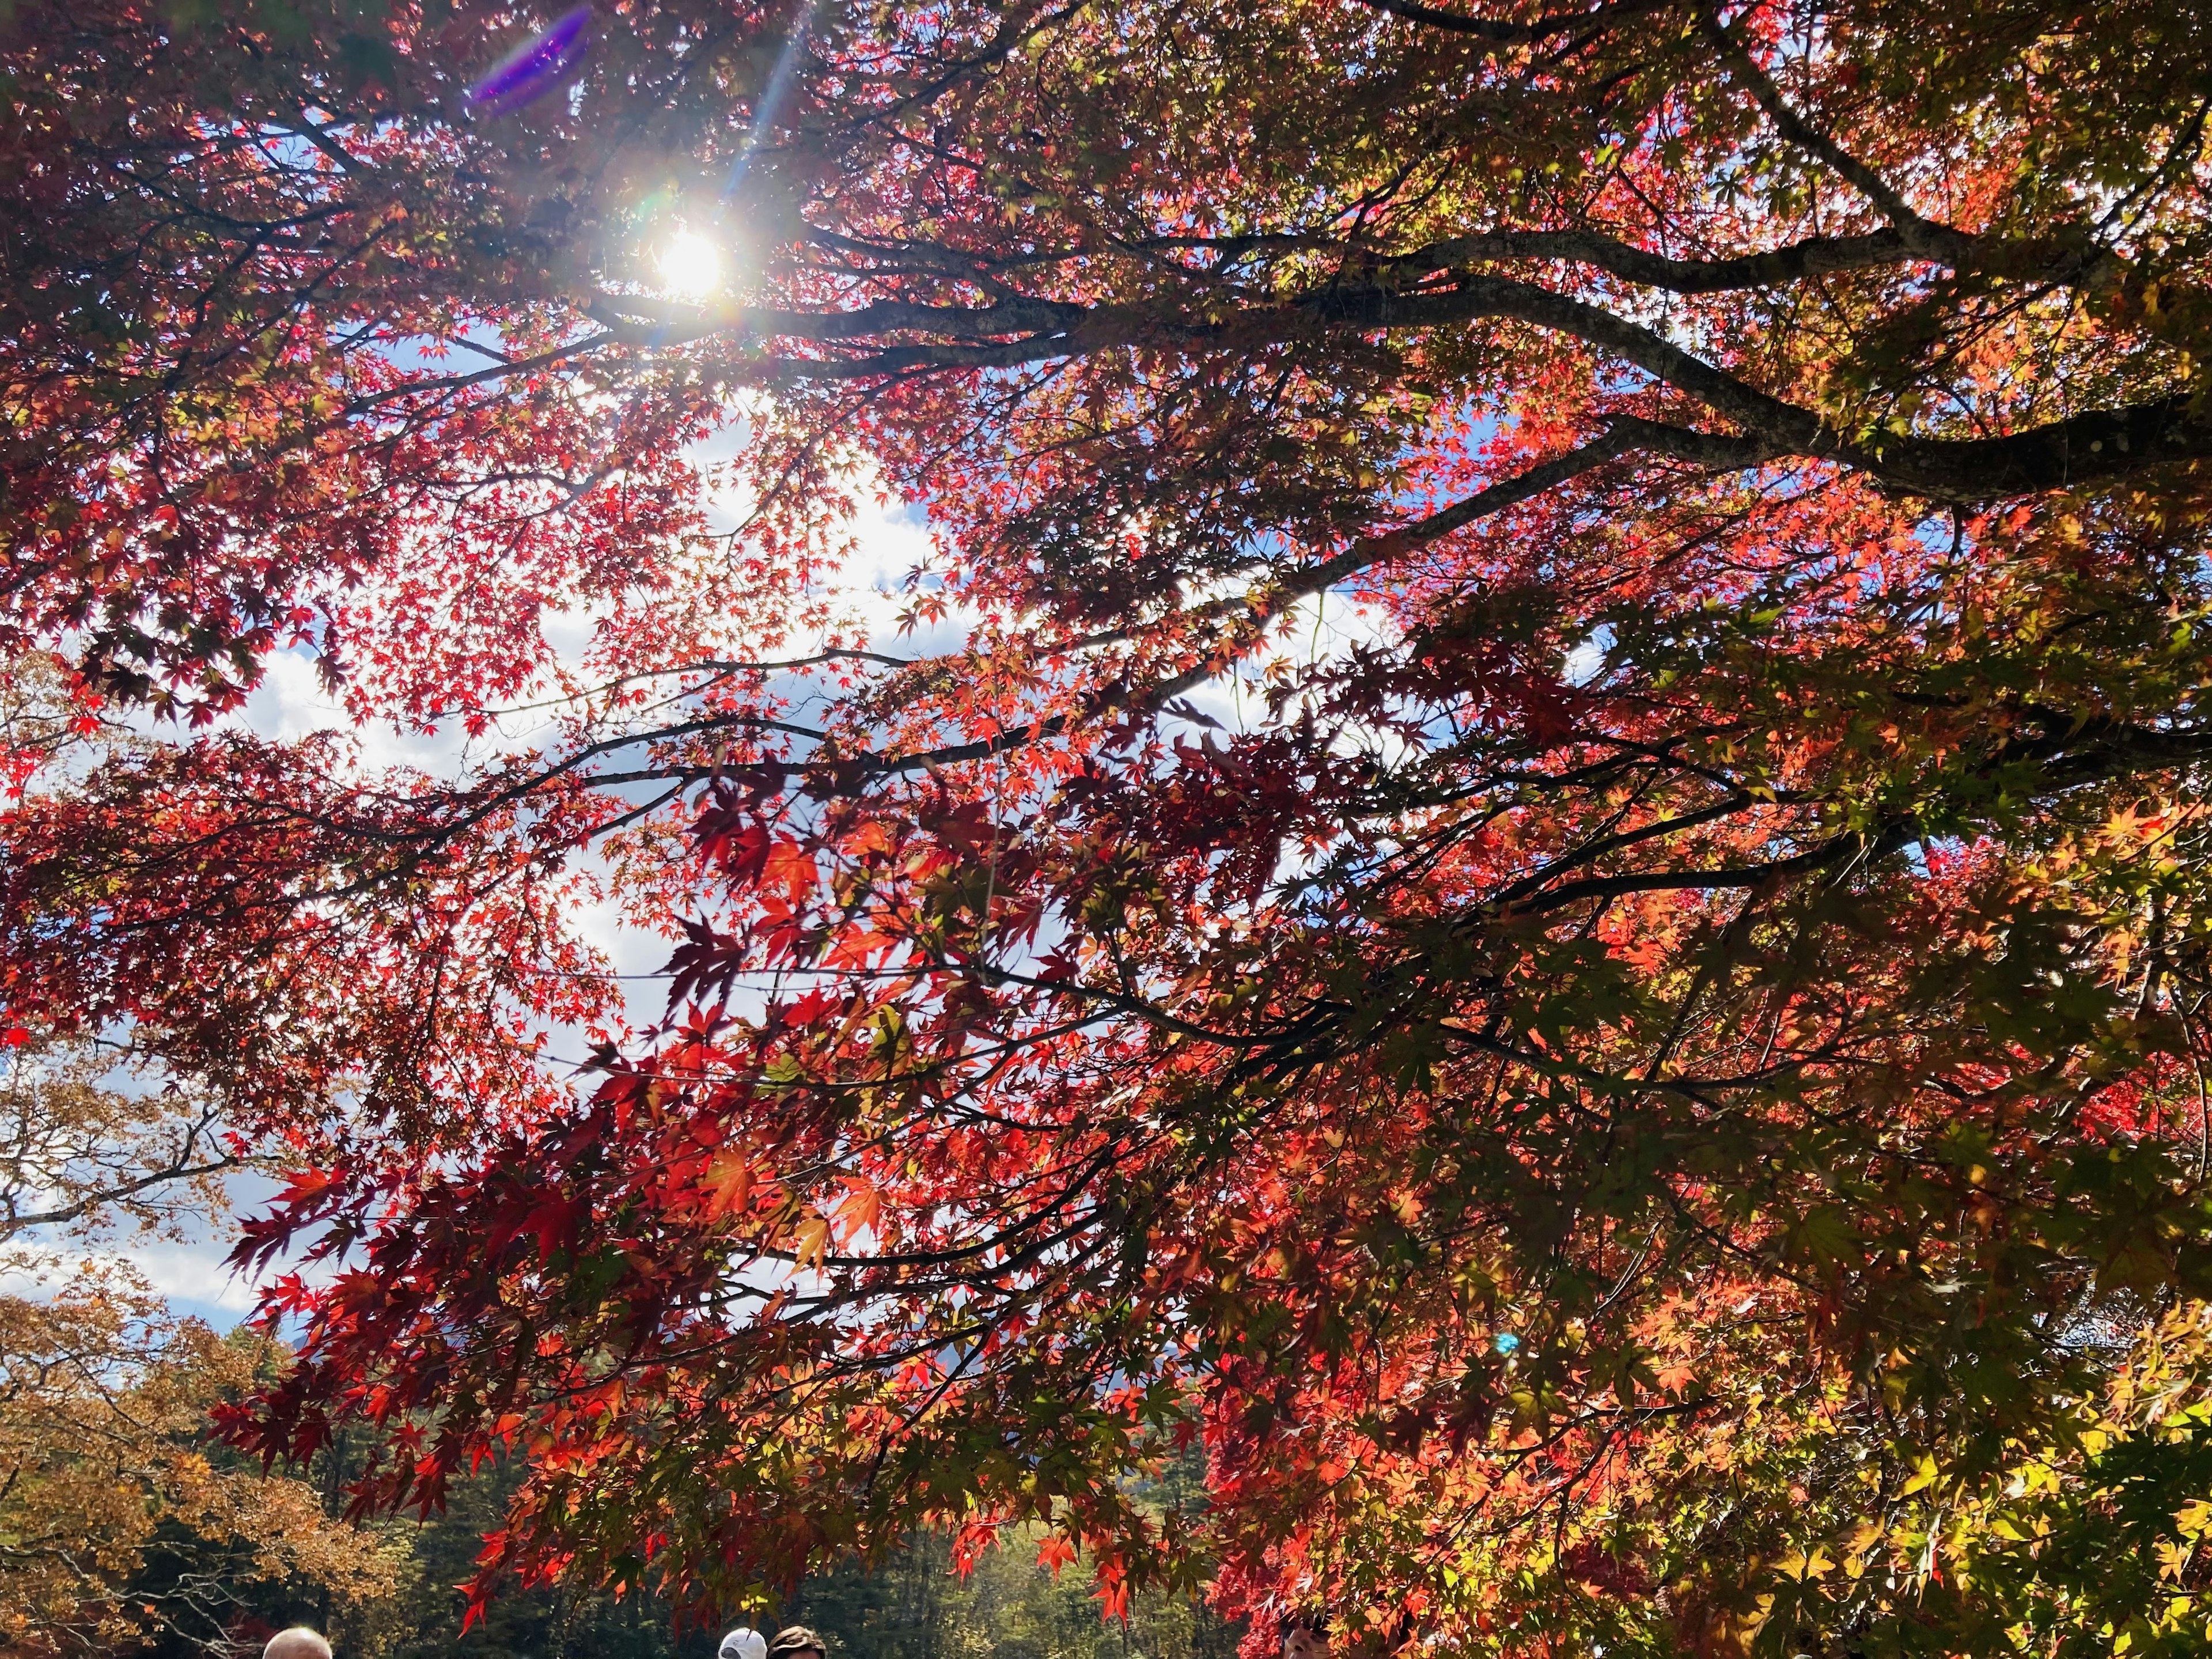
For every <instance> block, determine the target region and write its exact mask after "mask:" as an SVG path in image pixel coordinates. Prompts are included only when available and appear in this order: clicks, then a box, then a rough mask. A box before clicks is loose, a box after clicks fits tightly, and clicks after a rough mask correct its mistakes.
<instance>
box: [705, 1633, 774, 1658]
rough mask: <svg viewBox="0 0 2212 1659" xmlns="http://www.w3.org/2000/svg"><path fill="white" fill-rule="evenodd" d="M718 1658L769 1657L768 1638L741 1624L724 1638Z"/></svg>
mask: <svg viewBox="0 0 2212 1659" xmlns="http://www.w3.org/2000/svg"><path fill="white" fill-rule="evenodd" d="M716 1659H768V1638H767V1637H765V1636H763V1635H762V1634H761V1633H760V1632H758V1631H757V1630H754V1629H752V1628H750V1626H744V1625H740V1626H738V1627H737V1628H736V1629H735V1630H733V1631H732V1632H730V1633H729V1634H728V1635H727V1636H725V1637H724V1638H722V1645H721V1648H720V1650H719V1652H718V1654H717V1656H716Z"/></svg>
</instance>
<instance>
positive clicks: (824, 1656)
mask: <svg viewBox="0 0 2212 1659" xmlns="http://www.w3.org/2000/svg"><path fill="white" fill-rule="evenodd" d="M808 1654H811V1655H813V1656H814V1659H829V1649H827V1648H825V1647H823V1645H822V1638H820V1637H818V1636H817V1635H816V1634H815V1633H814V1632H812V1631H811V1630H809V1629H807V1628H806V1626H804V1625H787V1626H784V1627H783V1628H782V1629H781V1630H780V1631H778V1632H776V1633H775V1641H773V1642H771V1643H769V1644H768V1659H806V1656H807V1655H808Z"/></svg>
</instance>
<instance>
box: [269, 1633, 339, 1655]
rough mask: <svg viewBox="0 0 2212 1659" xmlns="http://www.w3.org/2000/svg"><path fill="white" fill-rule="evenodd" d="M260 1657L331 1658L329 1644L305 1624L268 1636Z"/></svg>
mask: <svg viewBox="0 0 2212 1659" xmlns="http://www.w3.org/2000/svg"><path fill="white" fill-rule="evenodd" d="M261 1659H331V1644H329V1643H328V1642H325V1640H323V1638H322V1637H321V1635H320V1634H319V1632H315V1631H311V1630H309V1629H308V1628H307V1626H305V1625H295V1626H292V1628H291V1629H289V1630H280V1631H278V1632H276V1634H275V1635H274V1636H272V1637H270V1638H269V1644H268V1646H266V1647H264V1648H263V1649H262V1650H261Z"/></svg>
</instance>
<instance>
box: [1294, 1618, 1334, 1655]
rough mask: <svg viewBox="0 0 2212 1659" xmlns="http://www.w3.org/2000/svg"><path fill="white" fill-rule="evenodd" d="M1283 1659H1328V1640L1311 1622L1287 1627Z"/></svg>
mask: <svg viewBox="0 0 2212 1659" xmlns="http://www.w3.org/2000/svg"><path fill="white" fill-rule="evenodd" d="M1283 1659H1328V1637H1326V1636H1324V1635H1323V1634H1322V1632H1321V1631H1320V1630H1319V1629H1318V1628H1317V1627H1316V1626H1315V1625H1314V1624H1313V1623H1312V1622H1311V1621H1310V1620H1304V1619H1301V1620H1297V1621H1296V1622H1295V1623H1293V1624H1288V1625H1285V1626H1283Z"/></svg>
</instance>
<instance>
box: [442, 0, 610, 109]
mask: <svg viewBox="0 0 2212 1659" xmlns="http://www.w3.org/2000/svg"><path fill="white" fill-rule="evenodd" d="M591 47H592V9H591V8H590V7H589V6H579V7H577V8H576V9H574V11H572V12H568V13H567V14H566V15H563V16H562V18H561V20H560V21H558V22H556V23H555V24H554V25H553V27H550V28H549V29H547V30H546V31H545V33H543V34H541V35H539V36H538V38H537V39H536V40H532V41H531V42H530V43H529V45H527V46H520V47H518V48H517V49H516V50H514V51H513V52H509V53H507V56H506V57H504V58H501V59H500V60H499V64H498V66H497V67H496V68H495V69H494V70H492V72H491V73H490V74H489V75H487V76H484V78H483V80H481V81H479V82H477V83H476V84H475V85H474V86H472V87H471V88H469V107H470V108H471V110H474V111H475V112H477V113H478V114H483V115H503V114H505V113H506V112H507V111H508V110H511V109H520V108H521V107H522V106H524V105H525V104H529V103H535V102H536V101H537V100H538V99H540V98H542V97H544V95H545V94H547V93H549V92H550V91H552V90H553V89H554V88H556V87H557V86H559V85H560V84H561V83H562V82H563V81H566V80H567V79H568V77H569V76H571V75H572V74H574V72H575V70H576V66H577V65H578V64H581V63H582V62H583V61H584V54H585V53H586V52H589V51H590V50H591Z"/></svg>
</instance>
